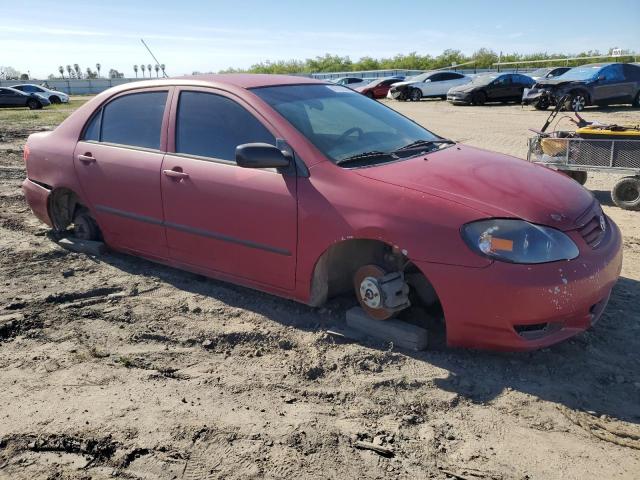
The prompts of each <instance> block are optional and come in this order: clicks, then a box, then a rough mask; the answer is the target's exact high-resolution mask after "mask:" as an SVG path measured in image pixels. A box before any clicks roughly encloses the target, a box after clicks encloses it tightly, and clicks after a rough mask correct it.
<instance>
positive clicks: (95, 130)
mask: <svg viewBox="0 0 640 480" xmlns="http://www.w3.org/2000/svg"><path fill="white" fill-rule="evenodd" d="M100 120H102V109H100V110H98V111H97V112H96V113H94V114H93V118H92V119H91V121H90V122H89V125H87V128H85V130H84V135H83V136H82V139H83V140H86V141H89V140H92V141H94V142H99V141H100Z"/></svg>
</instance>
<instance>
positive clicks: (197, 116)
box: [176, 92, 276, 161]
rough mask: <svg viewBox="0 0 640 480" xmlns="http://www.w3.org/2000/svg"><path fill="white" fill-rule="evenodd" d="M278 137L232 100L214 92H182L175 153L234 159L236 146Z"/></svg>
mask: <svg viewBox="0 0 640 480" xmlns="http://www.w3.org/2000/svg"><path fill="white" fill-rule="evenodd" d="M254 142H262V143H269V144H271V145H275V143H276V139H275V137H274V136H273V135H272V134H271V133H270V132H269V131H268V130H267V129H266V128H265V127H264V126H263V125H262V124H261V123H260V122H259V121H258V120H257V119H256V118H255V117H254V116H253V115H251V114H250V113H249V112H248V111H247V110H245V109H244V108H243V107H241V106H240V105H238V104H237V103H236V102H234V101H233V100H230V99H228V98H226V97H222V96H220V95H215V94H212V93H201V92H182V93H181V94H180V100H179V103H178V118H177V123H176V153H185V154H189V155H197V156H200V157H210V158H218V159H222V160H229V161H235V158H236V147H237V146H238V145H242V144H243V143H254Z"/></svg>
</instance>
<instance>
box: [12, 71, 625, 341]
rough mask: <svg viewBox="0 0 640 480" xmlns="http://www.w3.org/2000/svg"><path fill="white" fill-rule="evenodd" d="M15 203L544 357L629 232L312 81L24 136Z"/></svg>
mask: <svg viewBox="0 0 640 480" xmlns="http://www.w3.org/2000/svg"><path fill="white" fill-rule="evenodd" d="M25 161H26V168H27V175H28V178H27V179H26V180H25V181H24V184H23V189H24V193H25V196H26V198H27V201H28V203H29V205H30V206H31V208H32V210H33V212H34V213H35V215H36V216H37V217H38V218H39V219H41V220H42V221H43V222H45V223H47V224H48V225H50V226H51V227H52V228H53V229H55V230H56V231H60V232H63V231H67V230H73V231H74V234H75V235H76V236H78V237H80V238H84V239H103V240H104V241H105V242H106V244H107V245H108V246H110V247H111V248H112V249H113V250H116V251H121V252H127V253H130V254H134V255H139V256H142V257H145V258H148V259H151V260H154V261H157V262H161V263H164V264H167V265H172V266H175V267H178V268H182V269H185V270H189V271H193V272H197V273H200V274H203V275H206V276H209V277H213V278H217V279H222V280H225V281H229V282H233V283H237V284H242V285H245V286H248V287H252V288H255V289H258V290H262V291H265V292H270V293H272V294H275V295H279V296H282V297H286V298H291V299H295V300H297V301H300V302H304V303H306V304H309V305H314V306H317V305H321V304H323V303H324V302H326V301H327V299H329V298H331V297H333V296H336V295H340V294H348V293H351V294H354V295H355V296H356V297H357V299H358V301H359V302H360V305H361V306H362V308H363V309H364V310H365V311H366V312H367V313H368V314H369V315H370V316H371V317H373V318H375V319H378V320H380V321H384V320H385V319H388V318H391V317H393V316H396V315H404V314H405V312H408V311H411V310H412V309H414V308H415V307H416V306H419V307H420V308H419V309H415V310H414V312H417V311H422V312H424V311H427V312H432V313H433V312H440V314H441V316H442V318H443V320H444V322H445V326H446V336H447V341H448V344H449V345H452V346H463V347H476V348H489V349H501V350H527V349H534V348H539V347H543V346H546V345H550V344H553V343H555V342H558V341H561V340H563V339H566V338H568V337H570V336H572V335H574V334H576V333H578V332H581V331H583V330H585V329H587V328H589V327H590V326H591V325H593V323H594V322H596V321H597V320H598V318H599V316H600V315H601V313H602V311H603V309H604V308H605V305H606V303H607V300H608V299H609V295H610V292H611V289H612V287H613V285H614V283H615V282H616V280H617V278H618V275H619V273H620V268H621V263H622V255H621V238H620V232H619V230H618V228H617V227H616V225H615V224H614V222H613V221H612V220H611V219H610V218H608V217H607V216H606V215H605V214H604V213H603V212H602V209H601V208H600V205H599V204H598V202H597V201H596V200H595V199H594V197H593V196H592V195H591V194H590V193H589V192H588V191H587V190H585V189H584V188H583V187H581V186H580V185H579V184H578V183H576V182H574V181H573V180H571V179H569V178H568V177H566V176H565V175H563V174H561V173H557V172H554V171H552V170H549V169H547V168H544V167H541V166H537V165H534V164H531V163H528V162H526V161H523V160H519V159H516V158H512V157H508V156H505V155H501V154H497V153H493V152H489V151H485V150H479V149H477V148H472V147H468V146H465V145H461V144H457V143H455V142H453V141H451V140H448V139H446V138H442V137H440V136H438V135H436V134H434V133H432V132H430V131H428V130H426V129H425V128H423V127H422V126H420V125H418V124H416V123H414V122H413V121H411V120H409V119H407V118H406V117H404V116H402V115H400V114H399V113H397V112H395V111H394V110H392V109H390V108H388V107H386V106H384V105H382V104H380V103H379V102H376V101H372V100H371V99H368V98H366V97H365V96H364V95H361V94H359V93H356V92H354V91H353V90H350V89H348V88H345V87H342V86H338V85H334V84H328V83H323V82H320V81H316V80H312V79H306V78H301V77H286V76H275V75H217V76H215V75H214V76H203V77H189V78H175V79H163V80H155V81H144V82H135V83H130V84H127V85H122V86H119V87H115V88H113V89H110V90H107V91H106V92H104V93H102V94H100V95H98V96H96V97H95V98H93V99H92V100H90V101H89V102H87V103H86V104H85V105H83V106H82V107H81V108H79V109H78V110H77V111H76V112H75V113H73V114H72V115H71V116H70V117H69V118H67V119H66V120H65V121H64V122H63V123H62V124H60V125H59V126H58V127H57V128H56V129H55V130H53V131H52V132H40V133H35V134H33V135H31V136H30V137H29V139H28V141H27V145H26V147H25Z"/></svg>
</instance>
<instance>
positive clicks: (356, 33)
mask: <svg viewBox="0 0 640 480" xmlns="http://www.w3.org/2000/svg"><path fill="white" fill-rule="evenodd" d="M639 25H640V0H619V1H618V0H609V1H606V2H603V1H602V0H597V1H594V0H582V1H580V2H577V1H575V0H574V1H566V0H554V1H547V0H535V1H532V0H529V1H524V2H519V1H517V0H511V1H502V0H494V1H491V2H480V1H456V0H448V1H443V0H439V1H436V2H428V1H426V0H422V1H421V0H389V1H378V0H368V1H360V0H352V1H349V0H321V1H308V0H294V1H290V0H281V1H278V0H269V1H257V0H235V1H222V0H220V1H215V0H211V1H205V0H181V1H175V0H174V1H167V0H153V1H149V2H141V1H135V0H104V1H95V0H82V1H79V0H58V1H56V0H46V1H41V0H18V1H15V0H0V46H1V47H0V66H11V67H14V68H16V69H17V70H19V71H21V72H23V73H25V72H28V73H30V74H31V76H32V77H36V78H46V77H47V76H48V75H49V74H50V73H57V70H58V66H59V65H67V64H74V63H78V64H80V67H81V68H82V69H83V70H86V67H91V68H92V69H95V64H96V63H100V64H101V65H102V74H103V75H105V74H106V73H107V72H108V70H109V69H110V68H115V69H116V70H118V71H121V72H123V73H124V74H125V76H134V73H133V65H134V64H140V63H144V64H145V65H146V64H149V63H152V64H153V63H155V62H154V61H153V59H152V58H151V57H150V55H149V53H148V52H147V51H146V50H145V48H144V46H143V45H142V43H141V42H140V38H144V39H145V41H146V42H147V43H148V44H149V46H150V47H151V49H152V51H153V52H154V53H155V54H156V56H157V57H158V59H159V61H160V62H161V63H164V64H166V66H167V73H168V74H169V75H182V74H190V73H191V72H193V71H200V72H211V71H214V72H215V71H218V70H220V69H225V68H228V67H236V68H243V67H249V66H250V65H252V64H254V63H257V62H260V61H265V60H281V59H301V60H303V59H305V58H311V57H315V56H318V55H323V54H325V53H332V54H338V55H343V56H350V57H351V58H352V59H353V60H356V59H358V58H360V57H363V56H372V57H376V58H378V57H388V56H393V55H395V54H397V53H405V54H406V53H410V52H412V51H416V52H418V53H420V54H431V55H438V54H440V53H442V51H443V50H444V49H447V48H453V49H458V50H462V51H463V52H464V53H466V54H471V53H473V52H474V51H475V50H477V49H479V48H481V47H485V48H490V49H493V50H495V51H496V52H500V51H504V52H505V53H506V52H518V53H534V52H543V51H547V52H566V53H578V52H581V51H588V50H596V49H597V50H600V51H603V52H607V51H608V49H609V48H611V47H619V48H625V49H630V50H633V51H635V52H640V26H639Z"/></svg>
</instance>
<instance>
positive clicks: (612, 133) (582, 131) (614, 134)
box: [576, 125, 640, 140]
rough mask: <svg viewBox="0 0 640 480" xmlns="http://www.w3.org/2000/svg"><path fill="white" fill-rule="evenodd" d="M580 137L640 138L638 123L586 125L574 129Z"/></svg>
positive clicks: (608, 138) (604, 138)
mask: <svg viewBox="0 0 640 480" xmlns="http://www.w3.org/2000/svg"><path fill="white" fill-rule="evenodd" d="M576 135H577V136H578V137H580V138H594V139H602V140H640V125H599V126H598V125H588V126H586V127H582V128H579V129H577V130H576Z"/></svg>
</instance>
